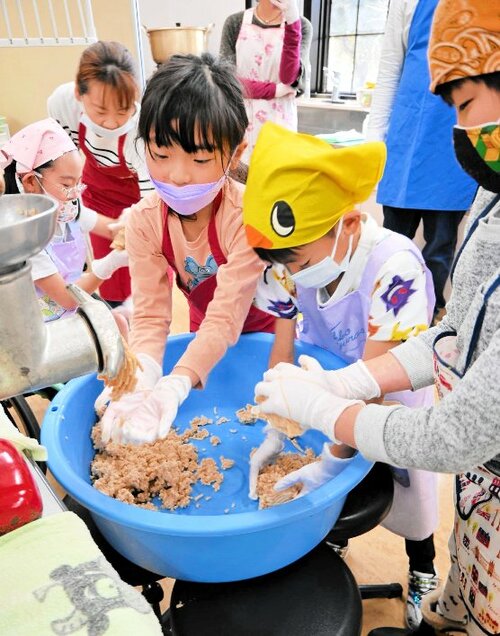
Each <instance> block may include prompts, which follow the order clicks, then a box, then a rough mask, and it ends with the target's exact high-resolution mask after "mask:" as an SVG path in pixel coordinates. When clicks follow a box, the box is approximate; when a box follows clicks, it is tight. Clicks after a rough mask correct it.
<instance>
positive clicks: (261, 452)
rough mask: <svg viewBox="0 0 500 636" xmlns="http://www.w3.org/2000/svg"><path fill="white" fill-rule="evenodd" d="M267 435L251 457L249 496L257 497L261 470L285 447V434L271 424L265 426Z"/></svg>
mask: <svg viewBox="0 0 500 636" xmlns="http://www.w3.org/2000/svg"><path fill="white" fill-rule="evenodd" d="M263 430H264V433H265V434H266V437H265V439H264V441H263V442H262V444H261V445H260V446H259V447H258V448H257V450H256V451H255V452H254V453H253V454H252V455H251V457H250V479H249V482H250V483H249V489H248V496H249V497H250V499H257V478H258V476H259V473H260V470H261V468H262V467H263V466H265V465H266V464H269V463H271V462H272V460H273V459H274V458H275V457H277V456H278V455H279V454H280V453H281V451H282V450H283V449H284V448H285V439H286V437H285V435H284V433H281V432H280V431H278V430H277V429H275V428H273V427H272V426H270V425H269V424H267V425H266V426H265V427H264V429H263Z"/></svg>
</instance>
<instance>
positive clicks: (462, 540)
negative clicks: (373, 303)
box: [433, 197, 500, 635]
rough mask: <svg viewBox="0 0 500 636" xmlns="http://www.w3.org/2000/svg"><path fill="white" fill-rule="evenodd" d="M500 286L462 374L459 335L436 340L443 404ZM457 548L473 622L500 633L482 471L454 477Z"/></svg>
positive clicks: (499, 539) (491, 499)
mask: <svg viewBox="0 0 500 636" xmlns="http://www.w3.org/2000/svg"><path fill="white" fill-rule="evenodd" d="M498 200H499V197H496V198H495V199H494V200H493V201H492V202H491V203H490V204H489V205H488V206H487V207H486V208H485V209H484V210H483V212H482V213H481V214H480V215H479V216H478V217H477V219H476V220H475V222H474V223H473V224H472V226H471V228H470V229H469V232H468V234H467V236H466V237H465V239H464V242H463V244H462V248H461V249H460V251H459V253H458V255H457V258H456V260H455V264H456V263H457V261H458V259H459V258H460V255H461V254H462V251H463V248H464V246H465V245H466V244H467V243H468V241H469V239H470V238H471V236H472V234H473V233H474V231H475V229H476V228H477V225H478V223H479V220H480V219H482V218H484V217H485V216H486V215H487V214H488V212H489V211H490V210H491V209H492V208H493V207H494V205H495V204H496V203H498ZM499 287H500V273H497V276H496V278H494V279H493V281H492V282H491V281H490V283H489V285H488V286H487V287H485V289H483V291H482V294H483V302H482V305H481V308H480V310H479V312H478V314H477V316H476V322H475V325H474V330H473V335H472V338H471V341H470V343H469V348H468V351H467V356H466V358H465V366H464V369H463V371H460V370H459V369H458V368H457V367H456V364H457V362H458V359H459V354H460V352H459V350H458V348H457V335H456V333H455V332H452V331H448V332H444V333H442V334H440V335H439V336H437V338H436V339H435V341H434V347H433V349H434V355H433V362H434V379H435V383H436V388H437V391H438V394H439V397H440V399H442V400H444V399H446V397H447V395H448V394H449V393H451V391H453V389H454V387H455V385H456V384H457V382H459V381H460V380H461V379H462V378H463V376H464V375H465V373H466V372H467V370H468V369H469V367H470V365H471V362H472V356H473V353H474V351H475V348H476V345H477V341H478V338H479V334H480V332H481V327H482V324H483V320H484V315H485V312H486V307H487V304H488V300H489V298H490V296H491V295H492V294H493V292H495V291H496V290H497V289H498V288H499ZM455 506H456V512H457V517H456V520H455V525H454V529H453V532H454V538H455V541H454V545H455V549H456V552H457V558H458V568H459V571H460V576H459V577H458V579H459V583H458V584H459V588H460V592H461V595H462V600H463V602H464V604H465V606H466V608H467V610H468V613H469V617H470V620H472V621H474V623H475V624H476V625H477V626H478V627H479V628H480V630H481V631H482V632H484V633H485V634H491V635H493V634H499V633H500V477H499V476H498V475H495V474H494V473H492V472H491V471H490V470H488V468H486V466H478V467H476V468H474V469H473V470H471V471H468V472H466V473H462V474H460V475H457V476H456V478H455Z"/></svg>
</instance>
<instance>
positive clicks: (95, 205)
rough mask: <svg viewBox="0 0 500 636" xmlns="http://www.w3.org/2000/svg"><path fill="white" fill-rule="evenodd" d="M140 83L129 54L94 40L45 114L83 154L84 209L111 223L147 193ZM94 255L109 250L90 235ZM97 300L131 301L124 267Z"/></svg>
mask: <svg viewBox="0 0 500 636" xmlns="http://www.w3.org/2000/svg"><path fill="white" fill-rule="evenodd" d="M138 96H139V84H138V81H137V76H136V72H135V64H134V60H133V58H132V55H131V53H130V51H128V49H126V48H125V47H124V46H123V44H119V43H118V42H102V41H99V42H96V43H95V44H92V45H91V46H89V47H88V48H87V49H85V51H84V52H83V54H82V57H81V58H80V63H79V66H78V70H77V73H76V81H75V82H68V83H67V84H62V85H61V86H59V87H58V88H56V90H55V91H54V92H53V93H52V95H51V96H50V97H49V99H48V102H47V107H48V112H49V115H50V116H51V117H53V118H54V119H56V120H57V121H58V122H59V124H61V126H62V127H63V128H64V129H65V130H66V132H67V133H68V134H69V135H70V137H71V139H72V140H73V142H74V143H75V144H76V145H77V146H78V147H79V148H80V150H81V151H82V152H83V154H84V155H85V166H84V169H83V177H82V182H83V183H84V184H85V185H86V186H87V188H86V189H85V191H84V192H83V194H82V200H83V203H84V205H85V206H87V207H88V208H90V209H92V210H95V211H96V212H99V213H101V214H104V215H106V216H108V217H111V218H113V219H118V218H119V217H120V216H121V215H122V212H123V211H124V210H125V209H127V208H129V207H130V206H131V205H133V204H135V203H137V202H138V201H139V199H141V197H142V196H144V195H145V194H147V193H148V192H150V191H152V189H153V186H152V185H151V183H150V180H149V175H148V173H147V170H146V164H145V162H144V150H143V144H142V143H141V142H139V141H138V142H137V143H136V134H137V133H136V128H137V122H138V120H139V104H138V102H137V99H138ZM91 240H92V247H93V250H94V256H95V257H96V258H102V257H103V256H106V254H108V253H109V252H110V251H111V247H110V244H111V242H110V239H107V238H103V237H101V236H96V235H95V234H91ZM100 294H101V296H102V297H103V298H104V299H105V300H106V301H107V302H108V303H109V304H110V305H112V306H117V305H121V304H122V303H123V302H124V301H126V300H127V299H128V298H129V297H130V274H129V271H128V267H125V268H122V269H120V270H118V271H117V272H116V273H115V274H113V276H112V277H111V278H110V279H109V280H106V281H104V282H103V284H102V285H101V287H100Z"/></svg>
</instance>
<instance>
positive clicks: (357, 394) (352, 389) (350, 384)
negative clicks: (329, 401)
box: [264, 355, 381, 400]
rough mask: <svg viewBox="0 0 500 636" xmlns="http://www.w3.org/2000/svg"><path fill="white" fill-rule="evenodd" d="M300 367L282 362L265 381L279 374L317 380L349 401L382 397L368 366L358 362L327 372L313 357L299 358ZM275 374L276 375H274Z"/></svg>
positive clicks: (303, 356) (267, 375)
mask: <svg viewBox="0 0 500 636" xmlns="http://www.w3.org/2000/svg"><path fill="white" fill-rule="evenodd" d="M299 364H300V367H296V366H295V365H293V364H288V363H286V362H282V363H279V364H277V365H276V366H275V367H274V368H273V369H270V370H269V371H268V372H266V373H265V374H264V380H274V379H276V377H278V374H280V375H284V376H293V377H297V378H303V379H306V378H310V379H314V380H316V381H317V382H318V383H319V384H321V385H322V386H323V387H324V388H325V389H327V390H328V391H331V392H332V393H335V395H338V396H340V397H344V398H347V399H359V400H371V399H373V398H378V397H380V395H381V394H380V387H379V385H378V384H377V382H376V381H375V378H374V377H373V376H372V374H371V373H370V371H368V368H367V366H366V364H365V363H364V362H363V361H362V360H358V361H357V362H355V363H354V364H350V365H349V366H348V367H344V368H343V369H338V370H337V371H327V370H326V369H323V367H322V366H321V364H320V363H319V362H318V361H317V360H315V359H314V358H311V356H306V355H301V356H300V357H299ZM273 372H274V373H273Z"/></svg>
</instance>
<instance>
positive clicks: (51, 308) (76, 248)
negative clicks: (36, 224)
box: [35, 221, 87, 322]
mask: <svg viewBox="0 0 500 636" xmlns="http://www.w3.org/2000/svg"><path fill="white" fill-rule="evenodd" d="M63 227H64V230H63V231H64V235H63V236H61V237H60V240H59V239H58V238H56V239H55V240H54V239H53V240H52V242H51V243H49V244H48V245H47V247H46V248H45V251H46V252H47V254H48V255H49V256H50V258H51V259H52V261H53V263H54V265H55V266H56V267H57V270H58V272H59V274H60V275H61V276H62V277H63V278H64V282H65V283H74V282H75V281H77V280H78V279H79V278H80V276H81V275H82V274H83V268H84V265H85V259H86V256H87V249H86V244H85V238H84V236H83V233H82V230H81V228H80V224H79V223H78V221H70V222H69V223H65V224H64V226H63ZM35 286H36V283H35ZM36 291H37V296H38V302H39V304H40V309H41V312H42V316H43V319H44V321H45V322H50V321H51V320H57V319H58V318H66V317H67V316H70V315H71V314H73V313H74V310H72V309H71V310H68V309H64V307H61V305H58V304H57V303H56V302H55V301H54V300H52V298H50V297H49V296H47V295H46V294H44V293H43V292H42V290H41V289H38V287H37V289H36Z"/></svg>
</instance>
